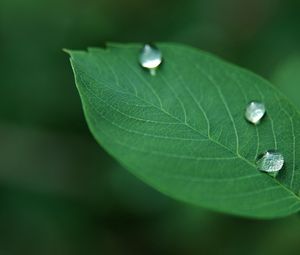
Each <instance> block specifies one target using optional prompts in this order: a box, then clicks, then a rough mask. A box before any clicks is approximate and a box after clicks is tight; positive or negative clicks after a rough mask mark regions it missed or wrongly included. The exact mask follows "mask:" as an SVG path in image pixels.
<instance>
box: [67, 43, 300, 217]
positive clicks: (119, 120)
mask: <svg viewBox="0 0 300 255" xmlns="http://www.w3.org/2000/svg"><path fill="white" fill-rule="evenodd" d="M157 46H158V47H159V48H160V50H161V51H162V53H163V57H164V62H163V64H162V66H161V67H160V68H159V69H158V70H157V74H156V75H155V76H151V75H150V74H149V72H148V71H147V70H144V69H142V68H141V67H140V66H139V64H138V56H139V52H140V49H141V45H139V44H128V45H121V44H110V45H108V46H107V48H105V49H97V48H92V49H89V50H88V51H87V52H85V51H70V55H71V64H72V67H73V70H74V74H75V81H76V85H77V88H78V90H79V93H80V97H81V100H82V104H83V109H84V113H85V116H86V119H87V122H88V125H89V127H90V129H91V132H92V133H93V135H94V136H95V138H96V139H97V141H98V142H99V143H100V144H101V145H102V146H103V147H104V148H105V149H106V150H107V151H108V152H109V153H110V154H111V155H112V156H113V157H115V158H116V159H117V160H118V161H119V162H121V164H122V165H124V166H125V167H126V168H127V169H128V170H130V171H131V172H132V173H133V174H135V175H136V176H138V177H139V178H141V179H142V180H144V181H145V182H147V183H148V184H150V185H151V186H153V187H155V188H156V189H158V190H160V191H161V192H163V193H164V194H167V195H169V196H171V197H173V198H176V199H179V200H182V201H185V202H189V203H192V204H196V205H200V206H202V207H206V208H210V209H214V210H217V211H222V212H227V213H231V214H236V215H243V216H249V217H260V218H274V217H281V216H285V215H288V214H292V213H294V212H296V211H298V210H299V209H300V198H299V196H298V193H299V189H300V174H299V163H300V162H299V160H300V157H299V154H300V148H299V146H300V139H299V130H300V129H299V128H300V115H299V113H298V112H297V110H296V109H295V108H294V107H293V106H292V105H291V104H290V103H289V102H288V101H287V100H286V98H285V97H284V96H282V95H281V94H280V93H279V92H277V90H276V89H274V88H273V87H272V86H271V85H270V84H269V83H268V82H267V81H265V80H264V79H262V78H260V77H259V76H257V75H255V74H253V73H251V72H249V71H246V70H244V69H242V68H239V67H236V66H234V65H231V64H229V63H226V62H224V61H222V60H220V59H218V58H216V57H214V56H212V55H210V54H208V53H205V52H202V51H200V50H197V49H194V48H191V47H187V46H184V45H179V44H169V43H159V44H157ZM251 100H259V101H263V102H264V103H265V104H266V108H267V116H266V117H265V118H264V119H263V121H262V123H261V124H260V125H258V126H254V125H251V124H250V123H248V122H247V121H246V120H245V118H244V112H245V107H246V105H247V103H248V102H249V101H251ZM269 149H277V150H279V151H280V152H281V153H282V154H283V155H284V157H285V168H284V169H283V170H282V171H280V173H279V175H278V176H277V177H276V178H273V177H270V176H269V175H267V174H265V173H262V172H260V171H258V170H257V168H256V165H255V160H256V157H257V156H258V155H259V154H260V153H262V152H264V151H266V150H269ZM128 188H130V187H128Z"/></svg>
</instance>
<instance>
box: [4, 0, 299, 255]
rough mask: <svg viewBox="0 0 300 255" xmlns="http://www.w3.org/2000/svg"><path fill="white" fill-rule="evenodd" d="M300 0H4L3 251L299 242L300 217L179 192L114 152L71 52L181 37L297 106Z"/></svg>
mask: <svg viewBox="0 0 300 255" xmlns="http://www.w3.org/2000/svg"><path fill="white" fill-rule="evenodd" d="M299 27H300V1H298V0H294V1H293V0H282V1H280V0H225V1H224V0H176V1H175V0H151V1H150V0H148V1H147V0H98V1H96V0H0V254H1V255H27V254H28V255H36V254H37V255H40V254H43V255H48V254H49V255H53V254H55V255H69V254H70V255H77V254H80V255H81V254H105V255H106V254H107V255H127V254H128V255H152V254H164V255H168V254H172V255H194V254H231V255H234V254H245V255H247V254H249V255H250V254H257V255H260V254H261V255H266V254H288V255H289V254H295V255H296V254H300V235H299V233H300V217H299V216H298V215H294V216H290V217H287V218H285V219H279V220H269V221H259V220H250V219H243V218H238V217H233V216H229V215H223V214H218V213H215V212H211V211H208V210H205V209H201V208H196V207H193V206H190V205H186V204H182V203H179V202H177V201H174V200H172V199H170V198H168V197H165V196H163V195H161V194H160V193H158V192H157V191H155V190H153V189H152V188H150V187H148V186H147V185H145V184H144V183H142V182H141V181H140V180H138V179H136V178H135V177H134V176H132V175H130V174H129V173H128V172H127V171H126V170H125V169H122V167H121V166H120V165H119V164H118V163H117V162H115V161H114V160H113V159H112V158H111V157H110V156H109V155H108V154H107V153H106V152H105V151H103V150H102V149H101V148H100V146H98V145H97V144H96V142H95V141H94V139H93V138H92V136H91V134H90V132H89V130H88V128H87V126H86V123H85V121H84V117H83V113H82V109H81V105H80V100H79V96H78V94H77V91H76V89H75V85H74V80H73V75H72V71H71V68H70V65H69V60H68V56H67V55H66V54H65V53H63V52H62V49H63V48H70V49H84V48H86V47H88V46H102V45H104V43H105V42H106V41H116V42H149V41H175V42H182V43H187V44H190V45H193V46H195V47H199V48H201V49H204V50H207V51H210V52H213V53H215V54H217V55H219V56H221V57H223V58H225V59H226V60H229V61H231V62H233V63H236V64H238V65H240V66H243V67H246V68H248V69H250V70H253V71H255V72H256V73H258V74H260V75H262V76H264V77H265V78H267V79H270V80H272V81H273V82H274V83H275V84H276V85H277V86H278V87H279V88H280V89H282V90H283V91H284V92H285V93H286V94H287V95H288V96H290V98H291V100H293V101H294V103H295V104H297V105H298V106H299V107H300V100H299V99H300V96H299V92H300V89H299V88H298V87H299V86H300V74H299V73H300V29H299Z"/></svg>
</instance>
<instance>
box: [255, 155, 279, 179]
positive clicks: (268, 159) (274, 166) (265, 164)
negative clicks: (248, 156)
mask: <svg viewBox="0 0 300 255" xmlns="http://www.w3.org/2000/svg"><path fill="white" fill-rule="evenodd" d="M256 165H257V167H258V169H259V170H260V171H263V172H267V173H269V174H274V173H275V174H276V173H278V171H280V170H281V169H282V167H283V165H284V158H283V156H282V154H281V153H280V152H278V151H275V150H268V151H266V152H264V153H263V154H261V155H259V156H258V158H257V160H256Z"/></svg>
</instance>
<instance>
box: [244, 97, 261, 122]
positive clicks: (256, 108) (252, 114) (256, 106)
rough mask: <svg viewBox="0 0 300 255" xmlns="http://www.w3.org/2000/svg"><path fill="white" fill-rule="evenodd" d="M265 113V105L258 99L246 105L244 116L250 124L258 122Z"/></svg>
mask: <svg viewBox="0 0 300 255" xmlns="http://www.w3.org/2000/svg"><path fill="white" fill-rule="evenodd" d="M265 113H266V107H265V104H264V103H261V102H258V101H252V102H250V103H249V104H248V105H247V108H246V112H245V117H246V119H247V120H248V121H249V122H251V123H252V124H255V125H256V124H259V122H260V121H261V119H262V118H263V117H264V115H265Z"/></svg>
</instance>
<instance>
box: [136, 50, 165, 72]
mask: <svg viewBox="0 0 300 255" xmlns="http://www.w3.org/2000/svg"><path fill="white" fill-rule="evenodd" d="M139 61H140V65H141V66H142V67H144V68H146V69H149V70H150V73H151V75H155V73H156V69H157V68H158V66H159V65H160V64H161V62H162V54H161V52H160V50H159V49H158V48H156V47H155V46H153V45H150V44H145V45H144V47H143V49H142V50H141V53H140V59H139Z"/></svg>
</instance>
